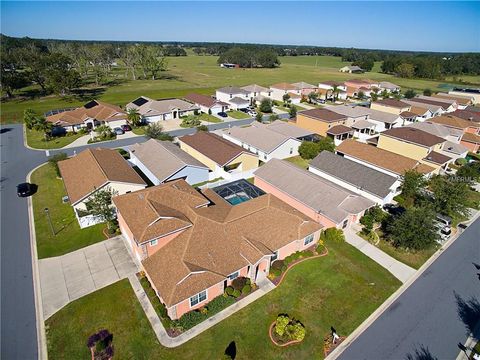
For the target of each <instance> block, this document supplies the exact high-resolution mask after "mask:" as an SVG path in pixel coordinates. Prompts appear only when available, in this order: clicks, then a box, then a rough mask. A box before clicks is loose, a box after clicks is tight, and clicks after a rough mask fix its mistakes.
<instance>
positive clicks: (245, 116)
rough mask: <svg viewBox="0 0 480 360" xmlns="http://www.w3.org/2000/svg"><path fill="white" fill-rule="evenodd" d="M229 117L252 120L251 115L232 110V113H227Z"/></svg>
mask: <svg viewBox="0 0 480 360" xmlns="http://www.w3.org/2000/svg"><path fill="white" fill-rule="evenodd" d="M227 114H228V116H230V117H232V118H234V119H239V120H240V119H248V118H250V115H248V114H245V113H244V112H242V111H238V110H232V111H228V112H227Z"/></svg>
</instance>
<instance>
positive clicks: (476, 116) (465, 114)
mask: <svg viewBox="0 0 480 360" xmlns="http://www.w3.org/2000/svg"><path fill="white" fill-rule="evenodd" d="M450 115H452V116H456V117H459V118H461V119H463V120H468V121H473V122H480V113H478V112H475V111H468V110H455V111H454V112H452V113H450Z"/></svg>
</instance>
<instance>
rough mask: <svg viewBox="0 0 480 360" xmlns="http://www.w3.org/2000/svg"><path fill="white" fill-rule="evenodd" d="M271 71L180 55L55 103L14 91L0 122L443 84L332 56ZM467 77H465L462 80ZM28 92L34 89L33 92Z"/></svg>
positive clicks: (302, 59) (119, 72)
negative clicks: (319, 86)
mask: <svg viewBox="0 0 480 360" xmlns="http://www.w3.org/2000/svg"><path fill="white" fill-rule="evenodd" d="M280 61H281V66H280V67H279V68H277V69H224V68H220V67H219V66H218V65H217V57H216V56H195V55H192V56H186V57H171V58H168V70H167V71H165V72H164V73H162V76H161V78H160V79H158V80H136V81H131V80H124V78H123V76H124V70H123V69H122V68H121V67H119V68H117V69H116V70H115V71H114V77H115V78H114V79H112V85H111V86H104V87H100V88H96V89H94V88H89V89H83V93H82V97H81V98H80V97H79V96H77V97H70V98H68V99H61V98H59V97H57V96H53V95H52V96H48V97H42V98H33V99H32V98H30V97H29V96H30V94H32V93H33V92H32V87H29V88H28V89H25V91H23V92H19V95H21V98H19V99H16V100H11V101H5V102H3V104H2V108H1V122H2V123H12V122H20V121H21V118H22V114H23V111H24V109H26V108H29V107H30V108H33V109H35V110H37V111H38V112H41V113H44V112H46V111H48V110H51V109H58V108H66V107H72V106H78V105H82V104H83V103H85V102H86V101H87V100H88V99H91V98H98V99H100V100H103V101H106V102H109V103H113V104H117V105H123V106H124V105H125V104H127V103H128V102H130V101H132V100H133V99H135V98H136V97H138V96H140V95H146V96H149V97H151V98H164V97H175V96H183V95H186V94H187V93H189V92H199V93H202V94H214V92H215V89H216V88H218V87H221V86H227V85H239V86H240V85H248V84H252V83H256V84H259V85H264V86H269V85H272V84H274V83H278V82H283V81H286V82H297V81H306V82H309V83H313V84H315V83H318V82H319V81H322V80H347V79H350V78H371V79H374V80H388V81H392V82H395V83H397V84H398V85H400V86H402V87H405V88H413V89H417V90H423V89H425V88H430V89H432V90H440V88H439V86H440V85H441V84H442V83H444V82H440V81H431V80H423V79H418V80H417V79H400V78H396V77H394V76H392V75H386V74H381V73H380V72H379V71H380V65H381V64H380V63H376V64H375V66H374V68H373V71H372V72H369V73H366V74H354V75H352V74H343V73H340V72H338V69H339V68H340V67H342V66H344V65H345V64H346V63H342V61H341V58H339V57H333V56H285V57H281V58H280ZM466 78H467V77H466ZM466 80H468V81H469V82H472V83H476V84H480V76H469V77H468V79H466ZM33 90H34V88H33Z"/></svg>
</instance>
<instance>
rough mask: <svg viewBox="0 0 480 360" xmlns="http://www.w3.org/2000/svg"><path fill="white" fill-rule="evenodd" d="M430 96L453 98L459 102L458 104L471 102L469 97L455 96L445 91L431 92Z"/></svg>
mask: <svg viewBox="0 0 480 360" xmlns="http://www.w3.org/2000/svg"><path fill="white" fill-rule="evenodd" d="M432 97H435V98H439V99H450V100H455V101H456V102H457V104H460V105H470V104H471V103H472V99H471V98H467V97H463V96H455V95H451V94H445V93H438V94H433V95H432Z"/></svg>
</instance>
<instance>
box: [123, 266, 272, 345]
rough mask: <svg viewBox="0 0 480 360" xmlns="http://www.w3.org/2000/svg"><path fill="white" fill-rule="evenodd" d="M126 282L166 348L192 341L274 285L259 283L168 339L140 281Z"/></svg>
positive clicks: (262, 281) (265, 292) (265, 282)
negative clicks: (247, 293) (211, 314)
mask: <svg viewBox="0 0 480 360" xmlns="http://www.w3.org/2000/svg"><path fill="white" fill-rule="evenodd" d="M128 280H129V281H130V284H131V285H132V288H133V291H134V292H135V295H136V296H137V298H138V301H139V302H140V305H141V306H142V308H143V310H144V311H145V314H146V315H147V318H148V321H150V324H151V325H152V328H153V331H154V332H155V335H156V336H157V339H158V341H159V342H160V344H162V345H163V346H165V347H168V348H174V347H177V346H180V345H182V344H184V343H186V342H187V341H189V340H190V339H193V338H194V337H195V336H197V335H200V334H201V333H202V332H204V331H206V330H208V329H210V328H211V327H212V326H214V325H216V324H218V323H219V322H220V321H223V320H224V319H226V318H228V317H229V316H231V315H233V314H235V313H236V312H237V311H240V310H241V309H243V308H244V307H246V306H248V305H250V304H251V303H252V302H254V301H256V300H257V299H259V298H261V297H262V296H263V295H265V294H267V293H269V292H270V291H272V290H273V289H275V285H273V283H272V282H271V281H270V280H268V279H266V278H265V279H263V280H261V281H259V283H258V289H257V290H256V291H254V292H253V293H252V294H250V295H248V296H247V297H245V298H243V299H242V300H240V301H238V302H236V303H235V304H233V305H230V306H229V307H227V308H226V309H225V310H222V311H220V312H219V313H218V314H215V315H213V316H212V317H210V318H208V319H207V320H205V321H203V322H201V323H200V324H198V325H197V326H194V327H193V328H191V329H189V330H187V331H185V332H184V333H183V334H181V335H179V336H177V337H170V336H169V335H168V334H167V331H166V330H165V328H164V327H163V324H162V322H161V321H160V319H159V317H158V315H157V313H156V312H155V309H154V308H153V306H152V304H151V303H150V300H149V299H148V297H147V294H146V293H145V291H144V290H143V287H142V285H141V284H140V281H138V279H137V277H136V276H135V275H134V274H133V275H130V276H129V277H128Z"/></svg>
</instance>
